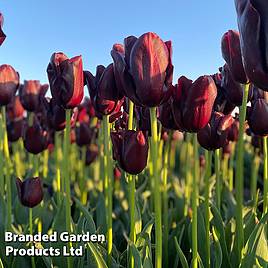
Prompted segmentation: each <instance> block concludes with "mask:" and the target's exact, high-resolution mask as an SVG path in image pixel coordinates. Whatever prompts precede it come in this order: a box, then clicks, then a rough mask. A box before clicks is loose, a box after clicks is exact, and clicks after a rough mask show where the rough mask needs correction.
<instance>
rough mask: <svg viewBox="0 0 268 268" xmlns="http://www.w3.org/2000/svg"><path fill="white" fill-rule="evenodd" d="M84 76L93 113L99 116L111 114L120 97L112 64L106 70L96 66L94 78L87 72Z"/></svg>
mask: <svg viewBox="0 0 268 268" xmlns="http://www.w3.org/2000/svg"><path fill="white" fill-rule="evenodd" d="M84 75H85V80H86V84H87V87H88V91H89V95H90V98H91V100H92V101H93V105H94V108H95V111H96V112H98V113H100V114H101V115H108V114H111V113H112V112H113V111H114V110H115V108H116V107H117V103H118V101H119V100H120V97H121V96H120V94H119V91H118V88H117V86H116V83H115V77H114V71H113V64H110V65H108V66H107V68H105V67H104V66H102V65H99V66H97V70H96V76H95V77H94V76H93V75H92V74H91V73H90V72H89V71H85V72H84Z"/></svg>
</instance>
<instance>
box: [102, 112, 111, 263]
mask: <svg viewBox="0 0 268 268" xmlns="http://www.w3.org/2000/svg"><path fill="white" fill-rule="evenodd" d="M103 132H104V133H103V134H104V157H103V162H104V190H105V206H106V209H107V212H106V217H107V218H106V221H107V254H108V259H107V263H108V267H111V265H112V248H113V226H112V224H113V219H112V212H113V207H112V205H113V204H112V202H113V185H112V179H111V163H110V156H111V155H110V148H109V139H110V125H109V116H108V115H105V116H103Z"/></svg>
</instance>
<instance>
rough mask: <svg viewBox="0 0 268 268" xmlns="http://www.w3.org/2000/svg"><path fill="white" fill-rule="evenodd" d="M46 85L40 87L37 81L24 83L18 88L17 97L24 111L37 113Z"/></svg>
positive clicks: (46, 88)
mask: <svg viewBox="0 0 268 268" xmlns="http://www.w3.org/2000/svg"><path fill="white" fill-rule="evenodd" d="M47 90H48V85H47V84H44V85H41V84H40V81H38V80H28V81H24V84H23V85H21V86H20V89H19V96H20V101H21V104H22V106H23V107H24V109H26V110H27V111H29V112H34V111H38V109H39V108H40V106H41V99H42V97H44V96H45V94H46V92H47Z"/></svg>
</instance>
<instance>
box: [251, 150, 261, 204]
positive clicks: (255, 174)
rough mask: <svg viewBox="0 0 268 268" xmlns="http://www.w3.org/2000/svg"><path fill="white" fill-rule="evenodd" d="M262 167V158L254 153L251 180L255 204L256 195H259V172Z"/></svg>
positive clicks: (254, 202)
mask: <svg viewBox="0 0 268 268" xmlns="http://www.w3.org/2000/svg"><path fill="white" fill-rule="evenodd" d="M259 166H260V157H259V156H258V154H257V153H256V154H255V152H254V151H253V156H252V160H251V179H250V195H251V199H252V200H253V204H256V194H257V182H258V172H259Z"/></svg>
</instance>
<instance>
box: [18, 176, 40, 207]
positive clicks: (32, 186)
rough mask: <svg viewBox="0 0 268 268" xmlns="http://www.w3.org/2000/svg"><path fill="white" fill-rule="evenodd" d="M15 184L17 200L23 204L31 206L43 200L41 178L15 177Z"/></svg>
mask: <svg viewBox="0 0 268 268" xmlns="http://www.w3.org/2000/svg"><path fill="white" fill-rule="evenodd" d="M16 186H17V191H18V197H19V200H20V202H21V204H22V205H23V206H25V207H29V208H33V207H35V206H37V205H38V204H39V203H40V202H41V201H42V200H43V196H44V193H43V186H42V180H41V179H40V178H39V177H34V178H28V179H26V180H24V181H21V179H20V178H17V179H16Z"/></svg>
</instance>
